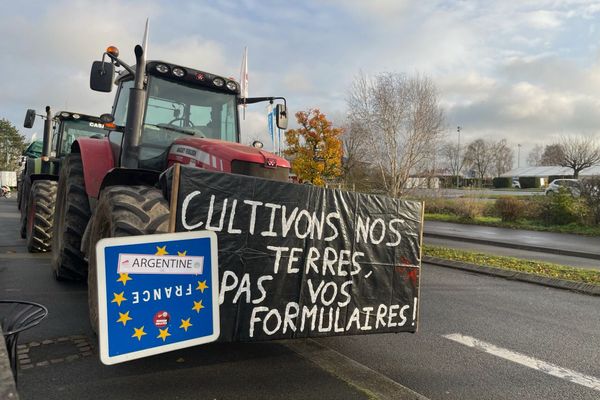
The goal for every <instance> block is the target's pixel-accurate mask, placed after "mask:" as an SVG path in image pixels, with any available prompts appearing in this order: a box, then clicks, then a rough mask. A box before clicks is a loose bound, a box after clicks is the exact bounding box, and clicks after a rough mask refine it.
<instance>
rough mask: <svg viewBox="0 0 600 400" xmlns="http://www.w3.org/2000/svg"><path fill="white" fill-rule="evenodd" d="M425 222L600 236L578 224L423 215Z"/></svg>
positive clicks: (599, 231)
mask: <svg viewBox="0 0 600 400" xmlns="http://www.w3.org/2000/svg"><path fill="white" fill-rule="evenodd" d="M425 220H426V221H442V222H454V223H458V224H466V225H484V226H496V227H499V228H510V229H526V230H530V231H540V232H557V233H573V234H575V235H584V236H600V226H585V225H579V224H568V225H542V224H540V223H537V222H535V221H528V220H520V221H517V222H502V220H501V219H500V218H499V217H475V219H472V220H465V219H464V218H461V217H459V216H457V215H452V214H428V213H425Z"/></svg>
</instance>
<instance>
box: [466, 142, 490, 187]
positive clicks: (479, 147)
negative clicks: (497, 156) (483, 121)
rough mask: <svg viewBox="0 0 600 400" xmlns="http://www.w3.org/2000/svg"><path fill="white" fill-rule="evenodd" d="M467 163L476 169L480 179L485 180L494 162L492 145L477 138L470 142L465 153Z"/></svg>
mask: <svg viewBox="0 0 600 400" xmlns="http://www.w3.org/2000/svg"><path fill="white" fill-rule="evenodd" d="M465 161H466V163H467V165H469V166H470V167H471V168H473V169H474V170H475V173H476V174H477V176H478V177H479V179H481V180H483V178H485V177H486V176H487V175H488V174H489V173H490V169H491V166H492V165H493V163H494V155H493V153H492V145H491V144H490V143H489V142H486V141H485V140H483V139H477V140H474V141H472V142H471V143H469V145H468V146H467V151H466V153H465Z"/></svg>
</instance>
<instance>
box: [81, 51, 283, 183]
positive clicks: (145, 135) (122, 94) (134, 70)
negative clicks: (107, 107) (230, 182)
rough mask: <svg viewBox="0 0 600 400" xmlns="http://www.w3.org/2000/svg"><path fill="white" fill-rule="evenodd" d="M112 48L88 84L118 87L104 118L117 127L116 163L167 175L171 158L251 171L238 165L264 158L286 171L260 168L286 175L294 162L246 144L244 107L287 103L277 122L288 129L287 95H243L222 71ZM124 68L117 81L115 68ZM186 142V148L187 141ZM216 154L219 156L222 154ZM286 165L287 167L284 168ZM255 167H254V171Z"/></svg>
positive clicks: (103, 88)
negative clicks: (129, 57)
mask: <svg viewBox="0 0 600 400" xmlns="http://www.w3.org/2000/svg"><path fill="white" fill-rule="evenodd" d="M118 54H119V52H118V49H116V48H115V47H113V46H111V47H109V48H108V49H107V51H106V52H105V53H104V56H105V57H106V56H108V57H109V58H110V59H111V62H105V61H104V60H102V61H96V62H94V64H93V65H92V71H91V75H90V87H91V88H92V89H93V90H96V91H102V92H109V91H111V90H112V85H113V81H114V83H116V84H117V86H118V92H117V95H116V96H115V102H114V104H113V109H112V114H105V115H104V116H103V120H104V121H105V122H110V123H114V124H115V126H116V127H115V129H114V130H113V131H111V132H110V134H109V141H110V145H111V152H112V157H113V159H114V160H115V161H117V160H118V161H117V162H116V163H115V167H125V168H130V169H141V170H151V171H158V172H162V171H164V170H166V169H167V168H168V167H169V166H170V165H171V164H172V163H173V162H178V163H185V164H194V165H195V166H197V167H200V168H205V169H212V170H219V171H223V172H239V173H247V171H246V170H248V168H245V169H244V168H241V169H240V168H237V169H238V170H239V171H236V170H235V168H232V165H233V163H234V162H237V164H239V163H240V162H241V163H258V164H259V165H261V166H263V167H264V168H271V169H278V168H281V169H282V171H281V173H277V174H272V173H264V174H262V173H259V174H258V175H259V176H263V177H272V176H278V177H280V179H284V178H283V176H284V175H285V179H287V173H289V168H290V165H289V162H287V161H286V160H285V159H283V158H280V157H277V156H275V155H273V154H270V153H268V152H266V151H264V150H262V149H261V148H257V147H248V146H244V148H243V149H242V148H240V146H239V143H240V128H239V116H238V106H239V105H240V104H252V103H257V102H261V101H270V102H271V103H273V102H274V100H275V99H280V100H283V104H277V105H276V106H275V113H276V116H277V126H278V127H279V128H280V129H286V128H287V112H286V105H285V99H284V98H282V97H255V98H241V97H240V87H239V85H238V83H237V82H236V81H235V80H233V79H231V78H225V77H223V76H219V75H215V74H211V73H208V72H205V71H200V70H196V69H193V68H188V67H183V66H179V65H174V64H171V63H167V62H164V61H147V62H146V61H145V59H144V57H143V50H142V48H141V47H138V48H136V62H137V63H136V65H134V66H129V65H127V64H126V63H125V62H123V60H121V59H119V58H118ZM115 65H116V66H118V67H123V69H124V70H123V71H122V72H121V73H120V74H119V76H118V77H117V79H116V80H115V79H114V67H115ZM183 142H185V145H183V144H182V143H183ZM184 148H185V149H187V150H183V151H184V152H186V151H187V152H189V154H188V155H194V156H195V157H188V158H186V159H182V158H177V157H172V154H173V152H174V149H175V150H176V152H179V153H178V154H181V153H180V152H181V151H182V149H184ZM217 155H219V156H218V159H217ZM283 170H285V171H283ZM253 171H254V172H256V171H255V169H253Z"/></svg>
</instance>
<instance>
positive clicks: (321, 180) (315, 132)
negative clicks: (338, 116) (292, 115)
mask: <svg viewBox="0 0 600 400" xmlns="http://www.w3.org/2000/svg"><path fill="white" fill-rule="evenodd" d="M296 120H297V121H298V124H299V125H300V127H299V128H298V129H290V130H288V131H287V132H286V133H285V141H286V144H287V149H286V150H285V151H284V153H285V155H287V156H289V157H290V158H291V159H292V171H293V172H294V173H295V174H296V175H297V176H298V178H299V179H300V180H301V181H303V182H310V183H312V184H314V185H318V186H324V185H325V182H326V181H328V180H331V179H333V178H335V177H338V176H340V175H341V174H342V141H341V138H340V136H341V135H342V133H343V132H344V131H343V129H342V128H334V127H333V124H332V123H331V121H329V120H327V117H326V116H325V114H323V113H321V111H320V110H319V109H318V108H313V109H310V110H308V111H298V112H297V113H296Z"/></svg>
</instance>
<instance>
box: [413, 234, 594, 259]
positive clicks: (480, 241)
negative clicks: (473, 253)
mask: <svg viewBox="0 0 600 400" xmlns="http://www.w3.org/2000/svg"><path fill="white" fill-rule="evenodd" d="M423 236H424V237H430V238H434V239H448V240H454V241H461V242H470V243H477V244H484V245H488V246H497V247H507V248H509V249H518V250H528V251H537V252H540V253H551V254H559V255H562V256H570V257H581V258H589V259H592V260H600V254H596V253H586V252H583V251H576V250H565V249H557V248H553V247H543V246H533V245H529V244H521V243H509V242H499V241H494V240H488V239H478V238H471V237H464V236H455V235H445V234H442V233H432V232H423Z"/></svg>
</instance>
